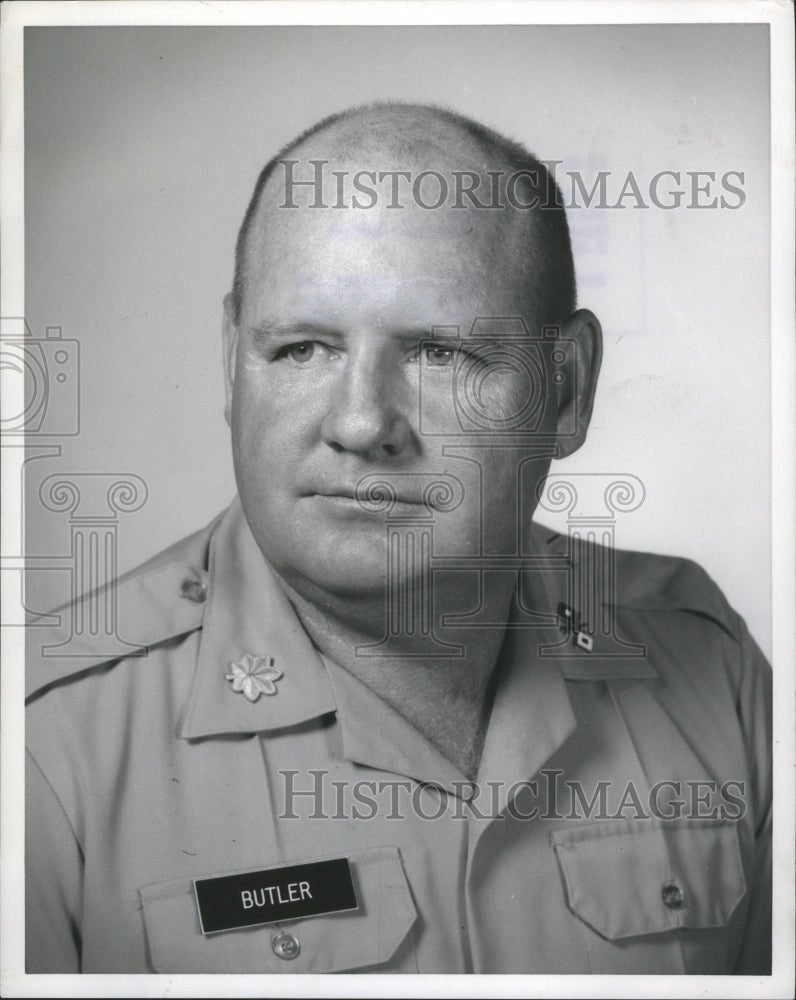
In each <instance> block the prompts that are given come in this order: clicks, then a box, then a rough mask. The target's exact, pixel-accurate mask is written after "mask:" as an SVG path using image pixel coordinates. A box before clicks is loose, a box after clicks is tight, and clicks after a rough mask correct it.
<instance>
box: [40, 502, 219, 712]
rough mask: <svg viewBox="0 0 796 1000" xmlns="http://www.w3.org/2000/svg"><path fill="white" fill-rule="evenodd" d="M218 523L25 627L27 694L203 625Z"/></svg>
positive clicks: (135, 655)
mask: <svg viewBox="0 0 796 1000" xmlns="http://www.w3.org/2000/svg"><path fill="white" fill-rule="evenodd" d="M217 521H218V519H216V520H214V521H213V522H212V523H211V524H210V525H208V526H207V527H206V528H203V529H202V530H201V531H198V532H196V533H195V534H193V535H190V536H189V537H187V538H185V539H183V540H182V541H180V542H177V543H176V544H175V545H172V546H170V547H169V548H168V549H165V550H164V551H163V552H161V553H159V554H158V555H156V556H154V557H153V558H152V559H150V560H148V561H147V562H146V563H144V564H143V565H141V566H139V567H138V568H137V569H134V570H132V571H131V572H130V573H127V574H125V575H124V576H122V577H120V578H119V579H118V580H116V581H114V582H113V583H111V584H109V585H108V586H106V587H104V588H102V589H101V590H97V591H93V592H91V593H89V594H86V595H84V596H82V597H80V598H79V599H78V600H76V601H75V602H74V603H73V604H70V605H66V606H65V607H62V608H58V609H56V611H55V612H53V614H52V615H47V616H46V618H47V619H50V620H51V619H52V617H57V618H59V619H60V621H59V623H58V624H57V625H45V624H37V622H36V621H35V620H34V621H33V622H32V623H31V624H30V625H29V626H28V629H27V636H26V664H25V694H26V697H31V696H33V695H35V694H37V693H38V692H39V691H41V690H42V689H43V688H46V687H48V686H49V685H51V684H53V683H57V682H59V681H63V680H65V679H67V678H69V677H72V676H74V675H75V674H77V673H80V672H81V671H84V670H87V669H89V668H91V667H98V666H101V665H102V664H106V663H111V662H113V661H114V660H122V659H127V658H128V657H140V656H145V655H146V653H147V651H148V650H149V648H151V647H152V646H155V645H157V644H158V643H162V642H165V641H167V640H168V639H173V638H176V637H177V636H180V635H184V634H186V633H188V632H192V631H193V630H194V629H197V628H199V627H200V626H201V624H202V617H203V613H204V602H205V598H206V596H207V577H208V573H207V566H208V547H209V541H210V536H211V535H212V532H213V529H214V528H215V526H216V523H217Z"/></svg>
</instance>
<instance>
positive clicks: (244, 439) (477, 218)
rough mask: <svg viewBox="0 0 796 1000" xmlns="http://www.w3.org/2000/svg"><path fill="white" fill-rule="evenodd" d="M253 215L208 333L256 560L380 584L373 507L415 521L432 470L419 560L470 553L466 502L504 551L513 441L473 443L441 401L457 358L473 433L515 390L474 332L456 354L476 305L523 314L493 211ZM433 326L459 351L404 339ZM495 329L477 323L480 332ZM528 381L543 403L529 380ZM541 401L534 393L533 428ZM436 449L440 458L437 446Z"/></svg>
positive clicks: (515, 376) (510, 375)
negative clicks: (378, 482)
mask: <svg viewBox="0 0 796 1000" xmlns="http://www.w3.org/2000/svg"><path fill="white" fill-rule="evenodd" d="M278 200H279V194H278V192H277V194H276V195H275V197H274V198H273V202H274V203H278ZM262 222H263V224H262V225H261V226H260V227H259V228H258V230H257V235H256V241H255V244H254V245H253V247H252V257H251V260H252V263H253V264H254V265H255V267H254V271H255V275H254V278H253V280H251V281H250V282H249V285H248V287H247V290H246V296H245V301H244V304H243V309H242V314H241V318H240V323H239V326H238V327H235V326H234V325H233V324H232V322H231V321H230V320H229V319H228V322H227V332H226V336H227V357H228V362H227V364H228V383H229V392H230V394H231V412H230V423H231V428H232V440H233V452H234V460H235V469H236V475H237V480H238V487H239V491H240V495H241V500H242V504H243V508H244V511H245V514H246V517H247V520H248V522H249V524H250V526H251V529H252V531H253V534H254V536H255V538H256V540H257V542H258V544H259V546H260V548H261V550H262V551H263V553H264V555H265V556H266V557H267V558H268V560H269V562H270V563H271V564H272V565H273V566H274V568H275V569H276V570H277V572H279V573H280V574H281V575H282V576H283V578H284V579H285V580H287V582H288V583H289V584H290V585H291V586H293V587H295V588H296V589H297V590H298V591H299V592H300V593H304V594H305V595H308V594H314V595H316V596H317V594H318V593H319V592H324V591H325V592H332V593H335V594H338V595H350V596H357V595H359V596H362V597H364V596H366V595H373V594H375V593H377V592H379V591H382V590H383V587H384V581H385V578H386V572H387V546H386V520H385V519H386V515H387V513H389V514H390V516H392V517H406V516H409V517H421V518H422V517H426V518H427V517H428V512H429V506H427V505H426V504H424V502H423V499H424V493H425V491H426V489H427V487H428V486H429V485H430V483H431V482H433V481H434V480H435V479H436V480H439V479H440V478H442V479H443V480H445V481H446V482H447V483H448V484H449V485H450V484H451V483H453V487H454V490H455V491H456V492H457V497H456V499H455V500H454V506H455V509H452V510H444V509H441V508H442V507H445V506H446V505H445V503H444V502H443V503H442V504H440V507H434V501H433V499H432V501H431V508H430V509H431V514H432V517H433V532H434V554H435V555H446V556H475V555H477V554H478V553H479V552H481V551H482V548H483V544H484V541H485V539H484V525H483V523H482V513H483V517H484V519H486V522H487V524H488V534H489V539H488V543H487V547H488V548H489V549H490V550H491V551H493V552H494V551H498V550H500V551H503V552H506V553H508V554H513V549H514V547H515V546H516V537H517V517H518V510H517V495H518V479H517V470H518V465H519V464H520V457H521V456H520V452H519V451H518V450H517V449H516V448H512V447H509V448H505V447H504V448H494V447H492V448H490V447H487V448H484V447H483V444H484V442H485V441H488V440H489V437H488V435H487V436H486V437H484V436H475V435H470V436H469V437H468V436H464V435H463V434H462V429H461V424H460V422H459V418H458V416H457V407H456V404H455V399H454V395H455V392H454V384H455V380H454V371H455V370H456V365H457V362H458V363H461V362H462V360H464V361H465V362H466V364H467V365H468V366H469V369H468V370H469V372H470V374H471V376H472V377H471V378H470V379H469V382H468V384H469V385H470V387H471V388H470V390H468V391H473V392H476V393H477V400H476V402H477V409H478V412H479V414H480V415H481V417H482V421H481V426H482V427H483V426H484V421H486V422H487V423H488V421H489V420H490V419H492V418H493V419H494V420H495V422H496V423H495V426H496V427H499V426H501V423H500V422H501V421H505V420H507V419H510V417H511V415H512V414H515V413H517V412H518V410H521V409H522V407H523V406H524V405H526V404H527V402H528V396H529V390H530V388H531V386H530V383H529V378H528V374H527V372H523V371H521V370H520V368H521V366H520V368H518V367H517V366H516V365H515V366H512V364H511V363H509V364H506V354H505V352H503V354H502V360H501V358H497V357H496V356H495V352H494V351H491V352H490V350H489V349H486V350H485V349H484V347H483V346H477V345H476V344H475V342H471V343H472V354H470V345H468V343H467V338H468V336H469V334H470V330H471V327H472V324H473V322H474V320H475V319H476V318H478V317H517V316H519V315H522V314H523V313H525V314H526V317H527V312H528V309H527V303H528V298H529V296H528V295H527V294H526V289H525V288H524V286H523V283H522V282H521V281H520V280H519V279H518V277H517V274H516V268H515V262H516V261H517V259H518V252H517V248H516V246H515V241H514V239H513V238H510V234H509V233H508V232H507V231H506V229H505V222H502V223H501V222H500V221H499V220H497V219H495V218H494V216H492V214H491V213H484V212H482V213H476V212H456V211H452V210H449V209H442V210H437V211H428V210H424V209H422V208H418V207H417V206H412V205H407V206H406V207H405V208H403V209H399V210H395V209H393V210H390V209H387V208H383V209H382V208H379V207H377V208H374V209H371V210H361V211H357V210H352V209H344V210H336V211H335V210H333V209H326V210H324V209H321V210H312V209H308V208H304V207H301V208H299V209H295V210H293V209H278V208H275V207H270V208H268V209H267V211H266V213H265V214H264V215H263V216H262ZM527 319H528V320H529V319H530V317H527ZM438 326H446V327H449V328H450V327H458V328H459V330H460V331H461V334H462V338H463V341H464V350H465V352H466V356H465V358H464V359H462V357H461V355H460V354H458V355H457V353H456V351H455V350H453V349H451V348H450V346H449V345H446V344H445V342H444V340H443V339H441V338H440V341H439V346H438V347H436V348H434V347H432V348H430V349H429V348H428V346H427V345H425V346H423V347H422V349H421V342H422V341H428V340H429V338H430V337H431V332H432V328H433V327H438ZM506 326H507V327H509V328H513V327H514V324H511V323H506ZM529 326H530V323H529ZM500 332H501V326H500V324H497V325H495V324H493V325H492V328H491V333H490V337H491V338H493V339H494V341H495V344H500V342H501V337H500ZM498 354H500V352H498ZM421 381H422V398H421ZM548 388H549V387H548ZM533 391H534V392H536V393H537V394H540V393H541V395H542V396H543V397H545V392H546V387H545V386H544V384H542V383H537V384H536V385H535V387H534V388H533ZM549 402H550V401H549V400H548V402H547V403H546V402H545V399H542V400H540V401H539V403H540V406H541V411H540V412H542V424H541V427H540V430H546V431H547V433H548V434H550V433H552V432H553V431H554V429H555V406H554V405H548V403H549ZM421 411H422V419H421ZM446 435H449V436H446ZM446 444H447V445H449V446H450V445H454V446H455V449H454V453H449V454H444V453H443V445H446ZM478 445H480V447H479V446H478ZM523 454H524V455H525V456H527V450H526V451H525V452H523ZM547 464H548V461H547V460H545V459H538V460H537V461H536V463H535V466H532V467H531V469H530V472H531V475H530V476H528V472H529V469H528V468H527V467H526V469H525V473H524V482H525V483H526V484H527V482H528V481H529V479H535V478H536V477H537V475H542V474H543V473H544V471H546V468H547ZM451 476H453V477H456V480H457V481H458V483H459V484H461V486H460V487H459V486H458V485H457V484H456V482H455V481H453V480H451V479H447V480H446V479H445V477H451ZM364 477H368V479H367V480H365V482H366V483H367V482H370V483H372V482H373V481H374V479H378V478H382V479H383V480H385V481H387V482H388V483H390V484H391V485H392V486H393V489H394V493H395V496H396V498H397V500H396V503H395V504H394V505H393V506H392V507H391V508H390V510H389V511H385V510H384V509H376V508H378V507H379V505H377V504H373V505H368V504H365V505H364V506H363V504H362V503H361V502H360V500H358V499H357V489H358V484H361V483H362V481H363V479H364ZM526 488H527V485H526ZM440 495H441V494H437V496H440ZM484 495H488V497H489V510H488V511H482V507H483V496H484ZM459 501H460V502H459ZM427 503H428V496H427ZM524 516H525V517H526V518H527V517H529V514H528V511H527V510H525V511H524Z"/></svg>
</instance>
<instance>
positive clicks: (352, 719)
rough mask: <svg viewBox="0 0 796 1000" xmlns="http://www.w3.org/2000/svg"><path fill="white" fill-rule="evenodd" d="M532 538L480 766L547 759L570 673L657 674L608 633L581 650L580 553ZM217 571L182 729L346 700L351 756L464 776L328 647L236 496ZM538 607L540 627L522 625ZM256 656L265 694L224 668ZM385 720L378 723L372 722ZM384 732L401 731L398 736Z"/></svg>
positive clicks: (259, 720) (430, 774) (219, 544)
mask: <svg viewBox="0 0 796 1000" xmlns="http://www.w3.org/2000/svg"><path fill="white" fill-rule="evenodd" d="M532 539H533V542H532V546H533V548H532V555H531V559H530V561H529V566H530V567H531V568H530V569H529V570H528V571H525V572H523V574H522V577H523V581H522V585H521V587H520V588H519V593H518V595H517V598H516V599H515V601H513V602H512V614H511V618H510V622H509V632H508V636H507V641H506V643H505V644H504V647H503V650H502V652H501V661H500V663H499V665H498V669H499V671H500V673H499V676H498V683H497V689H496V694H495V701H494V705H493V709H492V717H491V721H490V725H489V728H488V731H487V735H486V742H485V746H484V753H483V756H482V767H481V770H482V772H484V771H486V772H489V771H491V770H492V768H493V766H494V767H498V765H499V767H500V769H501V770H503V771H505V767H506V763H507V758H506V752H505V750H506V747H508V746H509V744H510V745H511V746H512V747H513V748H514V750H513V751H512V753H513V754H515V757H516V761H515V763H516V768H517V770H518V774H519V772H520V771H521V772H523V773H522V777H523V778H526V777H527V776H528V774H527V771H528V766H529V763H530V762H531V760H532V759H536V758H537V757H541V758H542V761H541V762H543V760H544V759H546V758H547V757H548V756H549V755H550V753H552V751H553V750H554V749H556V748H557V746H558V745H560V743H561V742H563V740H564V739H565V738H566V735H567V734H568V732H570V731H571V728H572V726H574V717H573V716H572V711H571V708H570V705H569V699H568V696H567V693H566V687H565V684H564V679H566V680H606V679H613V678H617V677H622V678H628V677H636V678H641V677H655V676H657V675H656V672H655V670H654V668H653V667H652V666H651V664H650V663H649V661H648V660H647V659H646V658H644V657H639V656H636V657H632V656H631V657H622V656H621V655H619V656H617V655H615V653H616V650H615V649H614V650H611V649H608V648H607V647H605V645H604V644H603V646H601V645H600V643H599V642H595V648H594V650H593V652H591V653H588V652H585V651H581V650H579V649H578V648H577V647H576V646H575V645H574V643H573V642H572V639H571V637H570V636H568V635H565V634H562V633H561V631H560V629H559V628H558V619H557V617H556V612H557V608H558V605H559V603H567V601H568V596H567V595H568V592H569V581H570V577H571V572H572V568H571V563H570V562H569V560H568V557H567V553H566V551H565V550H564V549H562V546H561V536H559V535H557V534H556V533H554V532H551V531H550V530H549V529H547V528H544V527H543V526H540V525H534V526H533V531H532ZM208 577H209V587H208V597H207V605H206V609H205V614H204V621H203V629H202V634H201V640H200V648H199V657H198V662H197V666H196V673H195V677H194V684H193V690H192V693H191V697H190V701H189V704H188V710H187V713H186V716H185V719H184V722H183V725H182V729H181V735H182V736H183V737H184V738H186V739H191V738H195V737H201V736H211V735H218V734H222V733H252V732H262V731H266V730H271V729H280V728H283V727H286V726H293V725H297V724H299V723H301V722H306V721H308V720H310V719H313V718H317V717H319V716H321V715H325V714H327V713H329V712H335V711H337V713H338V721H339V722H340V725H341V730H342V732H343V740H344V746H345V752H346V756H347V757H348V758H349V759H354V760H360V761H361V762H362V763H368V764H370V766H379V767H385V769H388V770H396V769H398V770H400V771H401V772H402V773H406V774H411V776H412V777H416V778H419V779H421V780H437V781H438V782H439V783H440V784H443V785H448V784H450V783H451V782H453V781H460V780H463V776H462V775H461V774H460V773H459V772H458V770H457V769H456V768H455V767H453V765H452V764H450V762H448V761H447V760H446V759H445V758H444V757H443V756H442V755H441V754H440V753H439V752H438V751H437V750H436V748H435V747H434V746H433V745H432V744H431V743H429V742H428V741H427V740H424V739H423V737H421V736H420V735H419V734H418V732H417V730H416V729H415V728H414V727H413V726H411V724H410V723H408V722H406V720H404V719H403V718H402V717H401V716H400V715H399V713H397V712H395V711H393V710H392V709H391V708H390V707H389V706H388V705H386V704H385V703H383V702H382V701H381V700H380V699H379V698H378V697H377V696H376V695H375V694H373V693H372V692H371V691H370V690H369V689H368V688H367V687H366V686H365V685H364V684H362V683H361V682H360V681H358V680H357V679H356V678H354V677H353V676H352V675H351V674H349V673H348V671H346V670H344V669H343V668H341V667H339V666H337V665H336V664H333V663H331V661H328V660H325V659H324V658H322V657H321V655H320V654H319V652H318V651H317V649H316V648H315V646H314V645H313V643H312V641H311V640H310V638H309V636H308V635H307V633H306V632H305V631H304V628H303V627H302V625H301V623H300V621H299V619H298V616H297V615H296V613H295V611H294V610H293V608H292V606H291V604H290V602H289V601H288V599H287V597H286V596H285V594H284V592H283V591H282V589H281V587H280V586H279V584H278V582H277V581H276V579H275V577H274V573H273V571H272V570H271V568H270V567H269V566H268V564H267V562H266V560H265V559H264V558H263V556H262V554H261V552H260V550H259V548H258V546H257V543H256V541H255V540H254V537H253V535H252V534H251V530H250V529H249V526H248V524H247V522H246V519H245V517H244V515H243V511H242V509H241V506H240V501H239V500H238V499H236V500H235V501H234V502H233V504H232V505H231V506H230V508H229V510H228V511H227V513H226V515H225V516H224V518H223V519H222V520H221V522H220V524H219V525H218V527H217V529H216V531H215V532H214V534H213V538H212V540H211V543H210V556H209V572H208ZM529 617H530V619H532V620H533V623H534V627H531V628H528V627H522V626H523V625H525V626H527V625H528V624H529ZM597 638H598V639H599V637H597ZM620 653H621V650H620ZM247 655H248V657H251V658H259V657H262V658H263V660H262V662H263V663H264V664H266V665H267V664H268V663H269V662H270V661H271V660H273V666H274V668H275V669H276V670H277V671H280V672H281V676H280V677H278V678H277V679H276V680H275V681H274V683H275V685H276V694H274V695H268V694H262V695H260V697H259V698H258V699H257V700H256V701H254V702H252V701H250V700H249V699H248V698H246V697H245V695H244V694H243V693H241V692H235V691H234V690H233V687H232V681H231V680H229V679H228V678H227V676H226V675H227V674H229V673H231V672H233V668H232V665H233V664H242V665H244V666H245V664H246V663H247V661H246V659H245V658H246V657H247ZM248 662H249V663H251V660H249V661H248ZM374 713H375V714H374ZM378 719H381V720H382V722H381V724H375V722H376V721H377V720H378ZM387 734H392V737H391V738H390V739H389V740H387V739H386V736H387ZM403 737H405V739H404V738H403ZM418 741H420V742H418ZM409 746H414V747H416V748H418V750H417V752H419V753H420V754H421V756H420V757H418V756H417V753H413V755H412V760H409V759H408V758H407V757H406V754H407V752H408V751H407V750H406V749H405V748H406V747H409ZM389 763H391V766H390V767H387V766H386V765H387V764H389ZM535 770H537V768H533V770H532V772H531V773H534V772H535ZM414 772H419V773H414ZM503 777H505V774H504V775H503ZM482 779H484V780H486V779H488V773H487V774H479V781H480V780H482ZM517 780H521V779H520V777H518V779H517Z"/></svg>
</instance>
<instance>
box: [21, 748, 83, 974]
mask: <svg viewBox="0 0 796 1000" xmlns="http://www.w3.org/2000/svg"><path fill="white" fill-rule="evenodd" d="M82 884H83V852H82V850H81V848H80V844H79V843H78V840H77V837H76V836H75V833H74V830H73V829H72V826H71V824H70V822H69V819H68V817H67V815H66V813H65V812H64V809H63V806H62V805H61V803H60V801H59V800H58V797H57V796H56V794H55V792H54V791H53V789H52V786H51V785H50V783H49V782H48V781H47V779H46V777H45V776H44V774H43V773H42V771H41V769H40V768H39V766H38V764H37V763H36V761H35V760H34V758H33V756H32V755H31V754H30V752H28V754H27V758H26V765H25V969H26V971H27V972H28V973H38V972H80V949H81V940H80V927H81V923H82V908H83V907H82V896H83V890H82Z"/></svg>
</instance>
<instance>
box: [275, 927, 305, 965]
mask: <svg viewBox="0 0 796 1000" xmlns="http://www.w3.org/2000/svg"><path fill="white" fill-rule="evenodd" d="M271 947H272V948H273V949H274V954H275V955H276V956H277V958H283V959H285V961H289V960H290V959H291V958H295V957H296V955H298V953H299V952H300V951H301V946H300V945H299V941H298V938H297V937H296V936H295V935H294V934H288V932H287V931H280V932H279V933H278V934H274V936H273V937H272V938H271Z"/></svg>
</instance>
